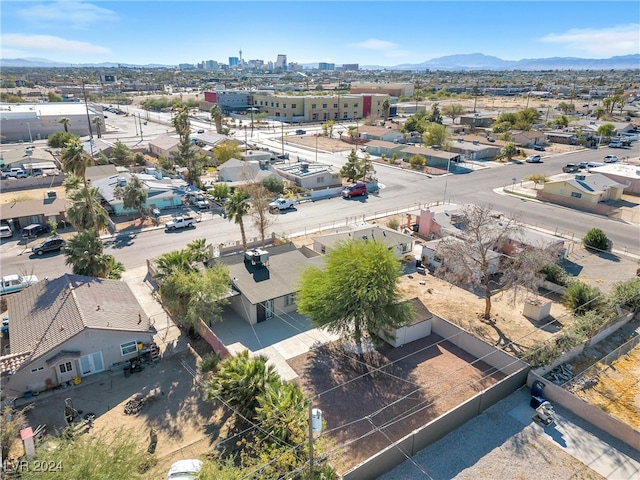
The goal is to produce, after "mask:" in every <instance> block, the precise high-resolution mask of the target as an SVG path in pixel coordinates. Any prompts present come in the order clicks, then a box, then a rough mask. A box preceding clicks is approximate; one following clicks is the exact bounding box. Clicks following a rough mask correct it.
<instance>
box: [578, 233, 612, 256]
mask: <svg viewBox="0 0 640 480" xmlns="http://www.w3.org/2000/svg"><path fill="white" fill-rule="evenodd" d="M582 243H583V244H584V246H585V247H587V248H591V249H593V250H598V251H602V252H605V251H607V250H608V249H609V239H608V238H607V235H606V234H605V233H604V232H603V231H602V230H601V229H599V228H592V229H591V230H589V231H588V232H587V233H586V235H585V236H584V238H583V239H582Z"/></svg>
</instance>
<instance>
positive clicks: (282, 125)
mask: <svg viewBox="0 0 640 480" xmlns="http://www.w3.org/2000/svg"><path fill="white" fill-rule="evenodd" d="M280 130H281V133H282V137H281V139H282V155H284V123H282V122H280Z"/></svg>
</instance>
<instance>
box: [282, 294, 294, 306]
mask: <svg viewBox="0 0 640 480" xmlns="http://www.w3.org/2000/svg"><path fill="white" fill-rule="evenodd" d="M294 301H295V295H294V294H293V293H288V294H287V296H286V297H284V306H285V307H288V306H291V305H293V302H294Z"/></svg>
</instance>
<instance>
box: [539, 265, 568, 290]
mask: <svg viewBox="0 0 640 480" xmlns="http://www.w3.org/2000/svg"><path fill="white" fill-rule="evenodd" d="M542 274H543V275H544V277H545V279H546V280H548V281H549V282H551V283H555V284H556V285H561V286H563V287H566V286H567V285H569V283H570V282H571V276H570V275H569V274H568V273H567V271H566V270H565V269H564V268H562V266H561V265H559V264H558V263H556V262H552V263H550V264H549V265H547V266H546V267H544V268H543V269H542Z"/></svg>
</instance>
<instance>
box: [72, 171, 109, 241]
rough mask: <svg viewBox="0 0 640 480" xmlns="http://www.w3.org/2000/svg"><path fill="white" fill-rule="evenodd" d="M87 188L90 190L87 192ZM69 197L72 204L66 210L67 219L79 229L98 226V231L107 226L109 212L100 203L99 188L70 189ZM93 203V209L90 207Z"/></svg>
mask: <svg viewBox="0 0 640 480" xmlns="http://www.w3.org/2000/svg"><path fill="white" fill-rule="evenodd" d="M76 178H77V177H76ZM85 189H88V190H89V192H88V193H87V192H85ZM87 198H89V199H90V202H91V203H88V201H87ZM67 199H69V200H70V201H71V205H70V206H69V207H67V210H66V216H67V220H69V223H71V225H73V227H74V228H75V229H76V230H77V231H81V230H87V229H89V228H96V226H97V228H98V231H102V230H104V229H105V228H107V225H108V224H109V214H108V213H107V211H106V210H105V209H104V207H103V206H102V205H100V200H99V199H98V189H97V188H95V187H91V186H87V187H85V186H80V187H79V188H76V189H72V190H68V191H67ZM91 205H92V206H93V209H92V208H91V207H90V206H91Z"/></svg>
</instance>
